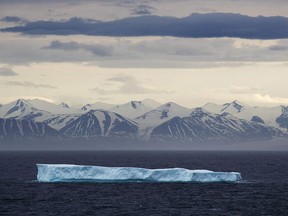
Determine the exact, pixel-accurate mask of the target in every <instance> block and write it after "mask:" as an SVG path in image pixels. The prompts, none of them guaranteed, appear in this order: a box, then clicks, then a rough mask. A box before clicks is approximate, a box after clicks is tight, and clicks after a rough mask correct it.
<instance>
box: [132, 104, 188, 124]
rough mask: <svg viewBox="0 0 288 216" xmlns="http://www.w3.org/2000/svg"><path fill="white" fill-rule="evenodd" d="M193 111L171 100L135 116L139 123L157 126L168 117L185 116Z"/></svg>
mask: <svg viewBox="0 0 288 216" xmlns="http://www.w3.org/2000/svg"><path fill="white" fill-rule="evenodd" d="M190 113H191V109H188V108H186V107H183V106H180V105H178V104H176V103H173V102H169V103H166V104H164V105H162V106H160V107H158V108H157V109H154V110H151V111H149V112H147V113H145V114H143V115H141V116H138V117H137V118H135V121H137V122H138V123H139V124H141V125H142V124H143V125H146V126H155V123H156V124H161V123H162V122H164V121H167V120H168V119H171V118H173V117H175V116H179V117H184V116H188V115H189V114H190Z"/></svg>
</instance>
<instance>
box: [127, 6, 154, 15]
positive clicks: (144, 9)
mask: <svg viewBox="0 0 288 216" xmlns="http://www.w3.org/2000/svg"><path fill="white" fill-rule="evenodd" d="M155 11H156V9H155V8H154V7H152V6H149V5H139V6H137V7H136V8H134V9H133V10H132V14H133V15H151V14H153V13H154V12H155Z"/></svg>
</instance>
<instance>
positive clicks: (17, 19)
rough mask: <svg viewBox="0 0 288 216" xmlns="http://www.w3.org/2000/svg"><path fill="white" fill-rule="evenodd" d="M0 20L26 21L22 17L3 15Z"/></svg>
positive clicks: (10, 21)
mask: <svg viewBox="0 0 288 216" xmlns="http://www.w3.org/2000/svg"><path fill="white" fill-rule="evenodd" d="M1 21H3V22H8V23H27V22H28V21H27V20H26V19H23V18H21V17H17V16H5V17H3V18H2V19H1Z"/></svg>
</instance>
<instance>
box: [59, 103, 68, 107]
mask: <svg viewBox="0 0 288 216" xmlns="http://www.w3.org/2000/svg"><path fill="white" fill-rule="evenodd" d="M59 106H60V107H63V108H70V107H69V105H68V104H67V103H64V102H62V103H60V104H59Z"/></svg>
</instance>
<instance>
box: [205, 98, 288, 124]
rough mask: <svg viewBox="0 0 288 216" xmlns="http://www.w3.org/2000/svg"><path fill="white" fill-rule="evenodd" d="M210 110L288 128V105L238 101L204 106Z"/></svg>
mask: <svg viewBox="0 0 288 216" xmlns="http://www.w3.org/2000/svg"><path fill="white" fill-rule="evenodd" d="M203 108H204V109H206V110H208V111H209V112H212V113H216V114H222V113H225V112H227V113H229V114H232V115H234V116H235V117H237V118H240V119H245V120H247V121H254V122H260V123H265V124H267V125H270V126H273V127H278V128H287V129H288V107H285V106H276V107H257V106H256V107H250V106H247V105H245V104H243V103H240V102H238V101H233V102H232V103H227V104H223V105H217V104H211V103H208V104H206V105H205V106H203Z"/></svg>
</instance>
